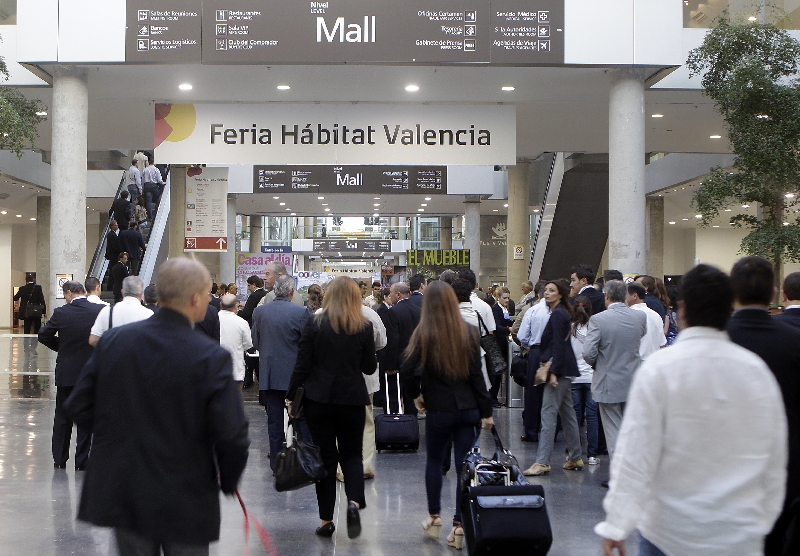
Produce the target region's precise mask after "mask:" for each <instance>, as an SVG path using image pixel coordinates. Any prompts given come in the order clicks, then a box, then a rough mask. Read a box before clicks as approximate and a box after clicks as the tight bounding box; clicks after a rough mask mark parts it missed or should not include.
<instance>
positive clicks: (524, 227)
mask: <svg viewBox="0 0 800 556" xmlns="http://www.w3.org/2000/svg"><path fill="white" fill-rule="evenodd" d="M530 165H531V164H530V161H528V160H517V165H516V166H510V167H509V168H508V223H507V228H506V266H507V268H508V270H507V271H506V277H507V284H508V289H510V290H511V292H512V297H513V296H515V295H516V292H517V290H519V288H520V287H521V284H522V282H524V281H525V280H527V279H528V258H529V257H530V248H529V245H530V243H531V229H530V222H531V220H530V216H528V171H529V170H530ZM517 245H519V246H522V258H521V259H516V260H515V259H514V247H515V246H517Z"/></svg>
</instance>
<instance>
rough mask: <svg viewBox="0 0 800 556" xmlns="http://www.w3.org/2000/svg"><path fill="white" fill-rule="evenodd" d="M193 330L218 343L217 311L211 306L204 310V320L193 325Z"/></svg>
mask: <svg viewBox="0 0 800 556" xmlns="http://www.w3.org/2000/svg"><path fill="white" fill-rule="evenodd" d="M194 327H195V330H197V331H198V332H202V333H203V334H205V335H206V336H208V337H209V338H211V339H212V340H216V342H217V343H219V311H218V310H217V309H216V308H215V307H214V306H213V305H212V304H211V303H209V304H208V307H207V308H206V318H204V319H203V320H201V321H200V322H198V323H197V324H195V325H194Z"/></svg>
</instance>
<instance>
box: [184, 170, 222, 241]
mask: <svg viewBox="0 0 800 556" xmlns="http://www.w3.org/2000/svg"><path fill="white" fill-rule="evenodd" d="M185 214H186V217H185V220H184V224H185V226H184V238H185V239H184V244H183V250H184V251H227V250H228V169H227V168H200V167H190V168H187V169H186V212H185Z"/></svg>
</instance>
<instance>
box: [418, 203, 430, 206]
mask: <svg viewBox="0 0 800 556" xmlns="http://www.w3.org/2000/svg"><path fill="white" fill-rule="evenodd" d="M419 206H421V207H427V206H428V203H421V204H420V205H419Z"/></svg>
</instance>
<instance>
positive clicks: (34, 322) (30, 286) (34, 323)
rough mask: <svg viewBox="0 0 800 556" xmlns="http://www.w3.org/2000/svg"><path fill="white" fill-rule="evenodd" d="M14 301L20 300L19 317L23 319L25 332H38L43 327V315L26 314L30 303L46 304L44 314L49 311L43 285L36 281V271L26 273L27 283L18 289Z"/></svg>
mask: <svg viewBox="0 0 800 556" xmlns="http://www.w3.org/2000/svg"><path fill="white" fill-rule="evenodd" d="M14 301H18V302H19V309H18V313H17V315H18V318H20V319H22V321H23V332H24V333H25V334H31V333H33V334H38V333H39V329H40V328H41V327H42V317H41V316H39V317H29V316H27V314H26V311H27V309H28V303H32V304H38V305H42V306H44V309H43V310H42V314H43V315H44V314H46V313H47V304H46V303H45V301H44V292H43V291H42V286H40V285H38V284H37V283H36V273H35V272H26V273H25V285H24V286H22V287H21V288H20V289H18V290H17V293H16V294H15V295H14Z"/></svg>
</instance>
